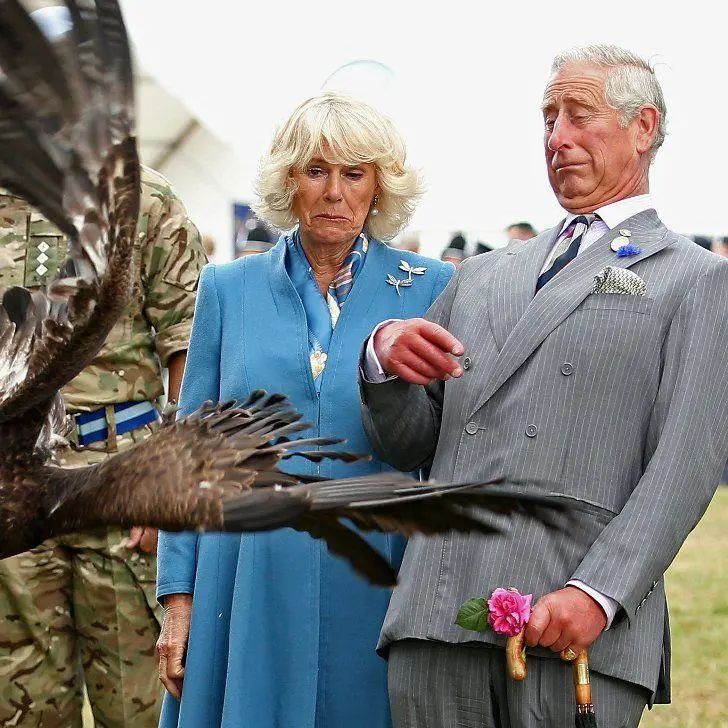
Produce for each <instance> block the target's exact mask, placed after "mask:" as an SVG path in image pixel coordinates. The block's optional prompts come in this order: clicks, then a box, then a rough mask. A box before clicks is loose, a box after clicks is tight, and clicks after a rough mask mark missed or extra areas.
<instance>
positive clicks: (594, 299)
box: [576, 293, 652, 314]
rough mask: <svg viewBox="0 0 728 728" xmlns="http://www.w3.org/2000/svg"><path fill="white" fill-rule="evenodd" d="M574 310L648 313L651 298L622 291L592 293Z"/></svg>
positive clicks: (650, 309) (650, 308) (650, 306)
mask: <svg viewBox="0 0 728 728" xmlns="http://www.w3.org/2000/svg"><path fill="white" fill-rule="evenodd" d="M576 310H577V311H588V310H601V311H630V312H633V313H644V314H649V313H650V312H651V311H652V299H651V298H650V297H648V296H630V295H627V294H624V293H592V294H591V295H590V296H587V298H585V299H584V302H583V303H582V304H581V305H580V306H579V308H577V309H576Z"/></svg>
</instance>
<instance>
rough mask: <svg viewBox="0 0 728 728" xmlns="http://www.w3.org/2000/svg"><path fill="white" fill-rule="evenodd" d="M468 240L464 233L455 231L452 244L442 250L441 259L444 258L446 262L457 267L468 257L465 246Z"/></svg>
mask: <svg viewBox="0 0 728 728" xmlns="http://www.w3.org/2000/svg"><path fill="white" fill-rule="evenodd" d="M466 245H467V241H466V240H465V237H464V236H463V234H462V233H455V235H453V237H452V240H450V244H449V245H448V246H447V248H445V250H443V251H442V255H441V256H440V260H444V261H445V262H446V263H452V264H453V265H454V266H455V267H457V266H459V265H460V264H461V263H462V262H463V261H464V260H465V258H466V257H467V255H466V254H465V247H466Z"/></svg>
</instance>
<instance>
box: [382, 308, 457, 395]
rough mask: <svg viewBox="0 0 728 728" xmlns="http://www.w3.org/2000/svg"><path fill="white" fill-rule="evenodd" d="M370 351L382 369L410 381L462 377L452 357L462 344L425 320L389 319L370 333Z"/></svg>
mask: <svg viewBox="0 0 728 728" xmlns="http://www.w3.org/2000/svg"><path fill="white" fill-rule="evenodd" d="M374 351H375V352H376V355H377V358H378V359H379V362H380V364H381V365H382V368H383V369H384V371H385V372H386V373H387V374H389V375H394V376H397V377H400V378H402V379H404V380H405V381H406V382H410V383H411V384H429V383H430V382H431V381H433V380H434V379H442V380H448V379H450V378H451V377H460V376H462V373H463V370H462V368H461V367H460V364H459V363H458V361H457V359H456V358H455V357H458V356H462V354H463V353H464V352H465V347H464V346H463V345H462V344H461V343H460V342H459V341H458V340H457V339H456V338H455V337H454V336H453V335H452V334H451V333H450V332H449V331H447V330H446V329H443V328H442V326H438V325H437V324H433V323H432V322H431V321H426V320H425V319H421V318H416V319H407V320H406V321H393V322H392V323H390V324H387V325H386V326H382V328H381V329H379V330H378V331H377V333H376V334H375V335H374Z"/></svg>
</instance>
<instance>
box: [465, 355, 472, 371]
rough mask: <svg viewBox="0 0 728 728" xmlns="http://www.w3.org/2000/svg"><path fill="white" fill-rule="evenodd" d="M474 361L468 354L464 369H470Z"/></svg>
mask: <svg viewBox="0 0 728 728" xmlns="http://www.w3.org/2000/svg"><path fill="white" fill-rule="evenodd" d="M472 363H473V360H472V359H471V358H470V357H469V356H466V357H465V359H463V369H470V365H471V364H472Z"/></svg>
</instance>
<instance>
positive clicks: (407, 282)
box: [387, 260, 427, 296]
mask: <svg viewBox="0 0 728 728" xmlns="http://www.w3.org/2000/svg"><path fill="white" fill-rule="evenodd" d="M399 269H400V270H403V271H404V272H405V273H406V274H407V277H406V278H402V279H401V280H400V279H399V278H395V277H394V276H393V275H392V274H391V273H387V283H389V285H390V286H394V287H395V289H396V291H397V295H398V296H401V295H402V293H401V292H400V290H399V289H400V288H409V287H410V286H411V285H412V281H414V278H412V276H413V275H416V276H421V275H424V273H425V271H426V270H427V268H417V267H414V266H411V265H410V264H409V263H408V262H407V261H406V260H400V261H399Z"/></svg>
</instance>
